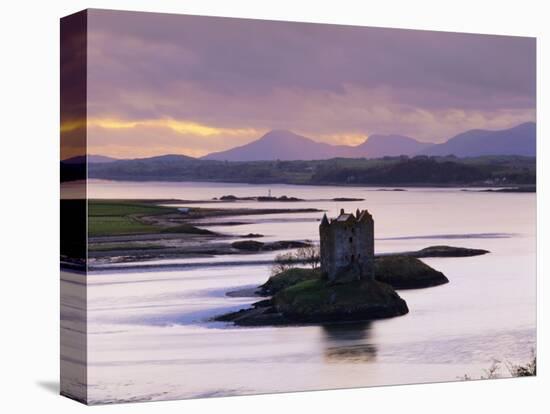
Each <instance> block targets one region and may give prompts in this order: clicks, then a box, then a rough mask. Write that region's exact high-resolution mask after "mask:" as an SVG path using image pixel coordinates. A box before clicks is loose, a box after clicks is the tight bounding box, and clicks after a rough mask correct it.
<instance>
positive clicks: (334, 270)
mask: <svg viewBox="0 0 550 414" xmlns="http://www.w3.org/2000/svg"><path fill="white" fill-rule="evenodd" d="M319 235H320V241H321V271H322V272H323V274H324V275H325V276H326V277H327V278H328V279H329V280H331V281H335V280H337V279H338V277H339V275H343V274H346V275H348V276H349V275H350V274H353V275H354V276H356V277H357V278H358V279H374V220H373V219H372V216H371V215H370V214H369V212H368V211H367V210H363V211H360V210H359V209H358V210H357V211H356V212H355V215H353V214H351V213H349V214H348V213H346V212H345V211H344V210H343V209H342V210H340V215H339V216H338V217H337V218H335V219H331V220H330V221H329V219H328V217H327V216H326V214H325V215H324V216H323V219H322V220H321V224H320V225H319Z"/></svg>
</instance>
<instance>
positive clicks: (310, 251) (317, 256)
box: [294, 245, 321, 269]
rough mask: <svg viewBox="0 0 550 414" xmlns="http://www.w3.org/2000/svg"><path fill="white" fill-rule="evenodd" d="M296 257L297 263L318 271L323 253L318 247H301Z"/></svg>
mask: <svg viewBox="0 0 550 414" xmlns="http://www.w3.org/2000/svg"><path fill="white" fill-rule="evenodd" d="M294 255H295V257H296V260H297V261H299V262H301V263H307V264H309V265H310V266H311V268H312V269H317V268H318V267H319V264H320V263H321V253H320V251H319V247H318V246H313V245H311V246H306V247H301V248H299V249H298V250H297V251H296V253H295V254H294Z"/></svg>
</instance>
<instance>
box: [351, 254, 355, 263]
mask: <svg viewBox="0 0 550 414" xmlns="http://www.w3.org/2000/svg"><path fill="white" fill-rule="evenodd" d="M354 260H355V256H354V255H353V254H352V255H351V261H352V262H353V261H354Z"/></svg>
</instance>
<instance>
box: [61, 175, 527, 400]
mask: <svg viewBox="0 0 550 414" xmlns="http://www.w3.org/2000/svg"><path fill="white" fill-rule="evenodd" d="M269 188H270V189H271V190H272V194H273V195H274V196H280V195H283V194H286V195H287V196H295V197H299V198H304V199H327V198H333V197H358V198H365V201H363V202H351V203H342V202H340V203H339V202H331V201H330V202H322V201H317V202H297V203H261V204H260V206H263V207H275V208H287V207H296V208H298V207H315V208H319V209H324V210H327V211H328V213H329V215H333V216H334V215H336V212H337V211H338V210H339V209H340V208H346V210H351V209H353V210H355V209H356V208H357V207H359V208H368V209H369V211H370V212H371V213H372V214H373V217H374V219H375V231H376V251H377V253H383V252H398V251H408V250H415V249H420V248H423V247H427V246H430V245H436V244H448V245H453V246H464V247H473V248H483V249H487V250H490V251H491V253H490V254H488V255H484V256H478V257H471V258H437V259H435V258H434V259H425V261H426V262H427V263H428V264H429V265H431V266H433V267H435V268H436V269H438V270H441V271H443V272H444V273H445V274H446V275H447V277H448V278H449V279H450V283H449V284H447V285H443V286H439V287H435V288H429V289H420V290H409V291H400V292H399V293H400V295H401V296H402V297H403V298H404V299H405V300H406V301H407V303H408V305H409V309H410V313H409V314H408V315H405V316H402V317H398V318H393V319H388V320H382V321H375V322H371V323H362V324H346V325H333V326H330V325H329V326H308V327H277V328H272V327H261V328H236V327H232V326H230V325H227V324H224V323H211V322H208V319H209V318H210V317H211V316H214V315H217V314H221V313H224V312H227V311H230V310H234V309H239V308H242V307H244V306H246V305H248V304H250V303H252V302H254V301H255V299H251V298H234V297H228V296H225V293H226V292H227V291H230V290H235V289H239V288H243V287H251V286H256V285H258V284H261V283H263V282H264V281H265V280H266V278H267V277H268V274H269V266H268V265H246V266H243V265H239V266H235V265H233V266H219V265H218V266H208V265H207V262H220V261H225V260H231V262H235V261H237V262H241V264H246V263H245V262H247V261H251V260H256V259H258V258H262V259H266V260H268V259H270V258H272V257H273V254H272V253H266V254H262V255H259V256H250V255H243V256H231V257H229V258H227V257H219V258H213V259H193V261H194V262H195V263H196V264H201V263H202V264H203V266H200V267H195V268H178V267H174V268H170V267H168V268H163V269H162V270H158V269H155V268H154V266H153V265H154V264H158V263H163V264H170V263H175V264H177V263H187V262H190V261H191V260H190V259H188V260H184V259H179V260H178V259H171V260H158V261H156V262H150V263H149V264H150V265H151V268H149V269H142V270H139V271H135V270H124V269H120V268H116V267H113V268H111V269H109V270H103V271H98V272H93V273H92V274H90V275H89V277H88V281H87V283H88V363H89V367H88V379H89V382H90V390H89V396H90V399H91V400H92V402H111V401H134V400H138V401H139V400H150V399H152V400H155V399H174V398H189V397H206V396H225V395H239V394H253V393H267V392H283V391H297V390H312V389H326V388H347V387H361V386H373V385H389V384H405V383H417V382H432V381H453V380H456V379H458V377H460V376H463V375H464V374H469V375H471V376H474V377H475V376H480V375H482V374H483V369H484V368H488V366H489V365H490V364H491V361H492V360H493V359H494V358H497V359H504V360H508V361H511V362H524V361H526V360H528V358H529V356H530V352H531V350H532V349H533V348H534V347H535V326H536V269H535V265H536V261H535V251H536V245H535V199H536V197H535V195H534V194H498V193H474V192H464V191H460V189H428V188H423V189H409V190H407V191H404V192H390V191H376V190H375V189H366V188H358V187H308V186H289V185H271V186H269ZM267 190H268V187H266V186H265V185H261V186H259V185H246V184H217V183H208V184H205V183H154V182H149V183H134V182H109V181H99V180H97V181H92V182H91V185H90V188H89V191H90V192H91V194H90V197H93V198H171V199H173V198H179V199H187V200H192V199H194V200H207V199H211V198H212V197H220V196H221V195H224V194H234V195H236V196H240V197H244V196H255V195H265V194H267ZM236 205H238V206H242V207H248V206H249V207H252V206H254V207H258V203H247V202H240V203H238V204H236V203H227V204H220V205H219V206H225V207H227V208H231V207H234V206H236ZM205 206H212V205H211V204H209V205H205ZM320 215H321V214H320V213H312V214H309V213H308V214H303V213H300V214H292V215H269V216H254V217H251V216H248V217H242V220H241V218H239V219H235V220H238V221H244V222H246V224H243V225H240V226H231V227H224V226H222V225H219V226H215V227H209V228H211V229H212V230H215V231H219V232H223V233H228V234H232V235H236V236H238V235H242V234H246V233H261V234H264V235H265V236H266V237H265V238H264V239H263V240H284V239H298V240H301V239H312V240H317V239H318V227H317V226H318V222H317V220H318V219H319V218H320ZM231 220H234V218H232V219H231ZM79 278H80V280H78V279H79ZM82 278H83V277H82V276H77V275H64V279H66V280H68V279H71V280H72V281H71V283H74V282H75V281H76V282H77V283H82V282H83V280H82ZM62 283H69V282H68V281H67V282H62ZM75 301H76V302H78V298H74V297H72V298H64V301H63V302H64V304H69V302H70V306H64V308H63V314H64V315H65V317H64V322H63V323H64V325H63V329H69V327H70V325H69V322H68V321H69V320H70V309H72V306H74V303H73V302H75ZM66 352H69V351H66ZM68 359H70V358H68ZM64 364H65V365H68V366H69V368H71V365H72V364H73V365H75V367H76V364H77V362H76V361H72V362H71V361H64ZM502 374H504V375H506V374H507V373H506V372H505V370H503V371H502Z"/></svg>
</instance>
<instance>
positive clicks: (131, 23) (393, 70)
mask: <svg viewBox="0 0 550 414" xmlns="http://www.w3.org/2000/svg"><path fill="white" fill-rule="evenodd" d="M88 31H89V32H88V41H89V43H88V131H89V135H88V145H89V152H90V153H94V154H104V155H111V156H115V157H136V156H149V155H158V154H167V153H178V154H186V155H191V156H201V155H204V154H207V153H209V152H212V151H219V150H223V149H227V148H231V147H234V146H236V145H242V144H245V143H247V142H250V141H252V140H255V139H257V138H259V137H260V136H261V135H262V134H264V133H265V132H267V131H269V130H272V129H289V130H292V131H294V132H297V133H300V134H303V135H306V136H309V137H311V138H312V139H315V140H317V141H323V142H328V143H334V144H351V145H354V144H359V143H361V142H363V141H364V140H365V139H366V138H367V137H368V135H371V134H402V135H409V136H412V137H415V138H417V139H418V140H421V141H431V142H441V141H444V140H446V139H448V138H449V137H451V136H453V135H454V134H456V133H459V132H462V131H464V130H467V129H471V128H488V129H500V128H507V127H511V126H514V125H516V124H519V123H521V122H525V121H533V120H534V119H535V87H536V83H535V40H534V39H531V38H520V37H509V36H487V35H472V34H457V33H441V32H427V31H411V30H395V29H379V28H364V27H351V26H335V25H320V24H305V23H288V22H272V21H259V20H245V19H224V18H211V17H198V16H182V15H167V14H148V13H134V12H114V11H99V10H92V11H91V12H90V13H89V20H88ZM70 129H71V127H70V126H66V128H65V130H66V131H68V132H70Z"/></svg>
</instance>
